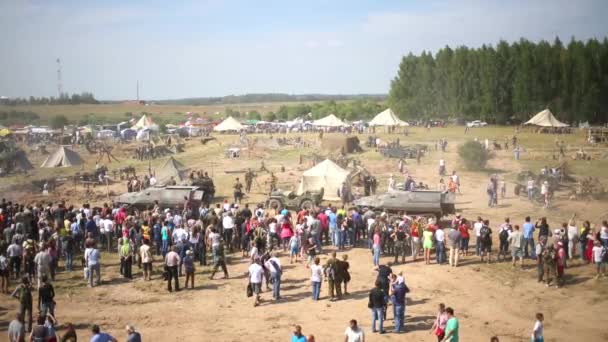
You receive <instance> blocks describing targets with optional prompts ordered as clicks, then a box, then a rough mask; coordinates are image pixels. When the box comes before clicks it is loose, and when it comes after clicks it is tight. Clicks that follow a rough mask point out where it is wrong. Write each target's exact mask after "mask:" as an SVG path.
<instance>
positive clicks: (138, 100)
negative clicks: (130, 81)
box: [137, 80, 139, 102]
mask: <svg viewBox="0 0 608 342" xmlns="http://www.w3.org/2000/svg"><path fill="white" fill-rule="evenodd" d="M137 102H139V80H138V81H137Z"/></svg>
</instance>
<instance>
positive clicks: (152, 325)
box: [0, 107, 608, 342]
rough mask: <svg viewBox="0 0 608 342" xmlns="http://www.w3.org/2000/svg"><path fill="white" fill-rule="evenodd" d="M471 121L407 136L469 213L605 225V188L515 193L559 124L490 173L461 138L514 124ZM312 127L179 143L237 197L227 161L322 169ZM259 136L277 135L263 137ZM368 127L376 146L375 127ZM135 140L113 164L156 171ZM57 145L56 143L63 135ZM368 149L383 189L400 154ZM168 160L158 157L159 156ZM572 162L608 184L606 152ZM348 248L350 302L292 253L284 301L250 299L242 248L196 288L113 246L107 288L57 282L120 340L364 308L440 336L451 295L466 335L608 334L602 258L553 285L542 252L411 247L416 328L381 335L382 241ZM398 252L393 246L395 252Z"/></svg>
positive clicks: (73, 303) (257, 332) (327, 317)
mask: <svg viewBox="0 0 608 342" xmlns="http://www.w3.org/2000/svg"><path fill="white" fill-rule="evenodd" d="M142 108H148V107H142ZM123 110H124V111H133V112H135V111H134V110H128V109H120V110H118V111H117V113H118V114H117V115H122V113H121V112H122V111H123ZM146 111H150V110H148V109H146ZM183 111H187V110H185V109H183ZM39 114H41V113H39ZM107 115H110V114H107ZM463 131H464V129H463V128H462V127H449V128H433V129H431V131H430V132H428V131H426V129H423V128H412V129H410V133H411V134H410V135H409V136H408V137H405V136H403V135H399V136H398V137H399V139H400V141H401V143H402V144H413V143H425V144H429V146H430V151H431V152H430V155H428V156H426V157H424V158H423V159H422V163H421V164H420V165H416V162H415V160H408V161H407V162H408V165H407V168H408V170H409V173H410V174H411V175H412V176H413V177H414V179H415V180H416V181H422V182H424V183H427V184H429V185H431V186H432V187H434V186H436V184H437V183H438V181H439V177H438V176H437V167H438V160H439V159H440V158H441V157H443V158H444V159H445V160H446V162H447V170H448V172H451V171H452V170H457V171H458V173H459V175H460V177H461V183H462V194H461V195H458V196H457V209H458V211H459V212H461V213H462V214H463V215H464V217H466V218H469V219H474V218H476V217H477V216H478V215H480V216H483V217H484V218H487V219H489V220H490V223H491V227H492V228H493V229H494V230H495V231H496V229H495V228H496V227H497V226H498V225H499V224H500V223H501V222H502V220H503V219H504V217H511V219H512V222H513V223H514V224H521V223H522V222H523V219H524V217H525V216H527V215H530V216H532V218H533V219H536V218H538V217H540V216H547V218H548V221H549V224H550V225H551V228H552V229H553V228H557V227H558V226H559V224H561V222H563V221H565V220H567V219H568V218H569V217H570V215H572V213H573V212H576V213H577V214H578V216H579V217H580V219H579V220H582V219H589V220H592V222H593V223H596V224H597V223H599V220H600V219H608V212H606V204H607V202H606V201H605V200H604V201H595V200H592V201H569V200H568V199H567V196H566V190H563V191H560V192H558V193H556V199H555V202H554V204H553V205H552V206H551V207H550V208H548V209H543V208H542V207H541V206H538V205H536V204H533V203H530V202H529V201H527V200H524V199H522V198H519V197H516V196H514V195H513V186H514V184H513V182H512V181H513V179H514V177H515V174H516V173H517V172H519V171H521V170H524V169H528V168H529V169H532V170H533V171H535V172H537V171H538V169H540V167H542V166H544V165H549V166H555V165H557V164H558V161H554V160H552V159H551V153H552V149H553V146H554V144H555V138H556V136H554V135H537V134H533V133H531V132H529V131H522V132H520V133H519V134H518V138H519V140H520V141H521V144H522V145H523V146H524V147H525V148H526V151H527V152H526V153H523V154H522V160H520V161H519V162H517V161H515V160H514V159H513V155H512V152H511V151H495V156H494V158H493V159H491V160H490V162H489V164H488V168H487V170H486V171H469V170H466V169H465V168H464V166H463V165H462V162H461V161H460V160H459V158H458V155H457V152H456V149H457V145H458V144H460V143H462V142H464V141H466V140H467V139H473V138H475V137H476V138H478V139H480V140H483V139H485V138H488V139H490V141H491V140H492V139H494V138H496V139H498V141H499V142H503V141H504V139H505V137H510V136H512V135H513V133H514V129H513V128H511V127H486V128H478V129H472V130H471V131H470V132H469V134H468V135H467V136H464V135H463ZM378 135H380V136H381V137H382V138H384V139H387V140H392V139H394V138H396V137H397V136H396V135H393V136H390V135H387V134H384V133H380V134H378ZM294 136H295V135H294ZM302 136H303V137H304V138H305V139H306V140H307V141H309V142H310V143H311V146H310V147H308V148H303V149H298V150H296V149H294V148H292V147H281V148H279V149H273V150H271V149H267V148H263V144H262V143H260V144H258V147H257V148H255V149H253V150H252V151H247V150H245V151H243V152H242V156H241V158H239V159H227V158H225V157H224V156H223V151H224V149H225V148H227V147H228V146H230V145H232V144H236V143H237V141H238V137H237V136H234V135H218V136H217V137H218V142H214V141H212V142H210V143H208V144H207V145H202V144H201V143H200V142H199V141H198V140H191V141H188V142H187V144H186V151H185V152H184V153H181V154H179V155H177V156H176V159H178V160H179V161H181V162H183V163H184V164H186V165H187V166H188V167H190V168H192V169H203V170H205V171H208V172H209V174H210V175H212V176H213V178H214V181H215V183H216V187H217V189H218V193H217V195H218V197H219V198H220V199H221V198H231V196H232V183H233V181H234V178H235V177H236V176H237V175H235V174H226V173H224V171H225V170H238V169H244V168H247V167H251V168H252V169H259V167H260V162H261V161H262V160H263V161H264V163H265V165H266V167H267V168H269V169H270V170H272V171H274V172H275V174H276V175H277V177H278V179H279V181H278V183H279V184H278V185H279V187H280V188H283V189H295V188H296V187H297V184H298V183H297V182H298V179H299V177H300V175H301V173H302V171H303V170H305V169H307V168H309V167H310V163H308V162H307V163H305V164H303V165H299V163H298V158H299V155H300V154H309V153H312V152H317V153H321V151H320V148H319V145H318V141H317V140H318V138H317V135H316V134H303V135H302ZM252 138H260V139H262V138H265V137H262V136H259V135H258V136H250V139H252ZM359 138H360V140H361V143H362V145H364V142H365V141H366V139H367V135H361V136H360V137H359ZM439 138H446V139H447V140H448V142H449V144H448V148H447V152H445V153H442V152H441V151H435V148H434V143H435V141H437V140H438V139H439ZM558 139H560V140H564V142H565V143H566V144H567V146H568V152H567V153H568V154H573V153H574V152H575V151H576V150H577V149H578V148H579V147H580V146H582V145H584V143H585V137H584V134H583V133H582V132H579V133H576V134H572V135H564V136H558ZM129 148H132V146H128V145H122V146H117V147H116V148H115V152H116V153H115V154H116V156H117V157H118V158H119V159H120V160H121V162H119V163H116V162H113V163H111V164H108V167H109V168H110V170H112V169H115V168H117V167H119V166H125V165H133V166H135V167H136V168H137V170H138V173H139V174H143V173H144V172H145V170H147V168H148V163H147V162H136V161H134V160H132V159H127V153H128V152H127V151H128V150H129ZM48 149H49V150H52V147H48ZM76 150H77V151H79V152H80V153H81V155H82V156H83V158H84V159H86V160H87V163H86V165H85V167H84V169H85V170H92V169H93V167H94V164H95V161H94V157H93V156H89V155H88V153H87V152H86V150H85V149H84V148H79V149H76ZM364 150H365V151H364V152H363V153H360V154H355V155H351V156H353V157H355V158H357V159H358V160H359V161H360V162H361V164H362V165H363V166H364V167H366V168H367V169H368V170H369V171H370V172H371V173H372V174H374V175H375V176H376V177H377V178H378V184H379V189H378V190H379V192H383V191H384V190H385V189H386V186H387V181H386V180H387V179H388V177H389V175H390V174H391V173H393V174H397V173H398V171H397V160H395V159H390V160H389V159H385V158H383V157H382V156H380V154H379V153H377V152H375V151H374V150H372V149H367V148H365V147H364ZM589 151H590V152H592V153H597V154H598V155H599V154H602V153H605V152H606V149H605V148H597V149H589ZM30 158H31V160H32V163H33V164H34V165H36V166H38V165H40V163H41V162H42V157H41V156H39V157H34V156H31V157H30ZM163 160H164V159H163ZM163 160H157V161H155V162H152V164H151V166H152V168H153V169H154V168H155V167H157V166H158V165H159V164H161V163H162V161H163ZM281 166H284V167H285V172H281V171H280V168H281ZM569 167H570V170H571V171H572V172H573V175H574V176H575V177H586V176H597V177H599V179H600V181H602V182H603V184H604V185H606V184H608V174H607V173H606V170H608V164H607V161H606V160H592V161H569ZM78 170H79V169H75V168H72V169H61V170H51V173H49V171H48V169H46V170H43V169H39V168H37V169H36V170H34V171H33V172H32V173H30V174H29V175H28V176H27V177H24V176H11V177H7V178H0V191H2V197H7V198H13V199H20V200H34V199H43V197H42V196H40V195H36V193H39V192H40V189H36V188H33V187H32V182H33V180H37V179H43V178H47V177H50V176H52V177H58V176H66V175H69V174H72V173H74V172H76V171H78ZM490 173H497V174H498V175H499V177H500V178H504V179H506V180H507V197H506V198H504V199H503V198H500V199H499V205H498V207H495V208H487V198H486V195H485V188H486V184H487V181H488V175H489V174H490ZM268 178H269V176H268V174H267V173H259V174H258V177H257V179H256V181H257V183H256V182H254V186H253V193H252V194H250V196H249V197H246V198H245V200H244V202H248V203H258V202H260V201H262V200H264V199H265V195H264V193H265V192H266V191H267V189H268V184H267V182H268ZM110 190H111V191H113V192H114V193H116V194H118V193H120V192H122V191H125V190H126V188H125V186H124V184H122V183H116V184H114V185H112V186H111V187H110ZM94 191H95V194H94V195H84V194H83V189H82V188H81V187H78V189H77V191H76V192H74V190H73V186H72V185H69V184H68V185H65V186H63V187H61V188H59V189H58V192H57V193H56V194H54V196H56V197H53V198H63V199H66V200H67V201H68V202H70V203H75V204H76V205H79V204H80V203H84V202H85V201H90V202H91V203H92V204H101V203H103V202H105V201H108V198H107V197H106V189H105V187H100V188H96V189H94ZM494 235H495V236H494V239H495V245H494V248H497V246H498V243H497V239H498V236H497V235H498V234H497V233H495V234H494ZM472 249H474V247H473V248H472ZM347 253H348V254H349V261H350V265H351V274H352V278H353V280H352V282H351V283H350V284H349V292H350V293H351V294H350V295H349V296H347V297H346V299H345V300H344V301H340V302H329V301H327V300H326V298H327V294H328V293H327V286H326V284H323V288H322V291H321V297H322V298H323V299H322V300H321V301H320V302H313V301H312V300H311V299H310V283H309V281H308V279H309V277H310V274H309V270H307V269H306V268H305V267H304V266H303V265H301V264H297V265H295V264H294V265H289V259H288V256H287V254H286V253H282V254H281V261H282V262H283V264H284V265H286V267H285V274H284V276H283V286H282V289H283V290H282V296H283V297H284V299H283V300H282V301H280V302H278V303H274V302H272V301H270V300H269V298H270V294H269V293H268V292H264V294H263V296H262V298H263V299H264V302H263V303H262V306H260V307H258V308H255V309H254V308H253V306H252V304H253V303H252V301H251V300H250V299H247V298H246V297H245V286H246V276H245V272H246V268H247V263H246V261H245V260H242V259H240V253H235V254H232V255H231V256H230V264H229V265H228V269H229V272H230V276H231V278H230V279H228V280H213V281H210V280H208V275H209V272H210V268H209V267H198V268H197V279H196V284H195V286H196V288H195V289H194V290H187V291H181V292H180V293H174V294H169V293H167V291H166V289H165V286H166V285H165V283H164V282H162V281H161V280H160V279H159V277H160V274H159V273H158V272H157V273H156V274H155V275H154V277H153V278H154V279H153V281H152V282H149V283H147V282H143V281H141V280H140V279H136V280H134V281H132V282H124V281H122V279H121V278H120V275H119V274H118V264H117V262H118V258H117V256H116V255H115V254H113V255H108V254H107V253H102V259H103V264H104V266H103V267H102V279H103V281H104V285H103V286H101V287H96V288H93V289H89V288H87V287H86V285H85V282H84V280H83V279H82V272H81V271H80V270H78V271H75V272H72V273H71V274H68V273H65V272H62V273H60V275H59V276H58V278H59V280H58V281H57V282H56V283H55V284H56V292H57V298H56V301H57V303H58V305H57V313H58V319H59V321H60V323H65V322H68V321H69V322H73V323H74V324H75V325H76V326H77V328H78V333H79V337H81V338H83V339H85V340H86V339H87V338H89V336H90V333H89V332H88V330H87V329H88V327H89V325H90V324H93V323H97V324H100V325H101V326H102V329H103V330H106V331H109V332H110V333H112V334H113V335H114V336H115V337H117V338H118V339H119V340H124V339H125V338H126V337H125V336H126V334H125V332H124V331H123V329H124V326H125V324H134V325H135V326H136V327H137V328H138V330H139V331H140V332H142V334H143V337H144V339H145V340H147V341H148V340H149V341H182V342H184V341H243V340H245V339H247V340H259V341H285V340H287V339H288V338H289V335H290V332H291V325H292V324H301V325H302V326H303V331H304V334H314V335H315V336H316V338H317V341H341V340H342V339H343V338H342V334H343V332H344V329H345V327H346V326H347V324H348V321H349V320H350V319H351V318H356V319H357V320H358V321H359V323H360V325H361V326H362V328H363V329H364V330H365V332H366V334H367V341H403V340H407V341H432V340H435V337H434V336H432V335H429V332H428V330H429V329H430V327H431V324H432V322H433V319H434V316H435V314H436V311H435V310H436V306H437V304H438V303H440V302H444V303H446V304H447V305H448V306H452V307H453V308H454V310H455V312H456V316H457V317H458V318H459V319H460V327H461V332H460V336H461V338H460V340H461V341H467V342H469V341H472V342H477V341H479V342H482V341H488V340H489V338H490V336H492V335H498V336H499V337H500V341H501V342H503V341H529V339H530V337H529V336H530V332H531V329H532V326H533V323H534V314H535V313H536V312H543V313H544V314H545V319H546V324H545V339H546V341H589V342H595V341H606V340H608V328H606V327H605V324H603V320H602V317H604V316H605V307H606V304H607V299H606V295H608V280H607V279H606V278H604V279H599V280H595V279H593V269H592V267H591V266H588V265H582V264H581V263H580V262H579V261H574V262H570V263H569V266H570V267H569V268H568V269H567V270H566V286H565V287H564V288H561V289H554V288H546V287H545V286H544V285H542V284H538V283H537V282H536V279H535V276H536V268H535V266H533V261H531V260H528V261H527V266H526V267H525V269H524V270H519V269H512V268H511V266H510V264H509V263H493V264H491V265H485V264H480V263H479V261H478V259H477V258H475V257H471V256H469V257H467V258H465V259H464V261H463V262H462V264H461V266H460V267H458V268H449V267H448V266H438V265H435V264H433V265H429V266H426V265H424V262H422V261H420V259H419V261H417V262H416V263H412V262H410V260H411V258H408V260H407V263H406V264H405V265H398V266H395V267H394V269H395V270H397V271H398V272H401V271H402V272H403V273H404V276H405V279H406V282H407V284H408V286H409V287H410V288H411V289H412V292H411V293H410V294H409V295H408V306H407V309H406V329H407V333H406V334H405V335H403V336H400V335H395V334H387V335H382V336H381V335H376V334H371V328H370V320H371V315H370V313H369V310H368V309H367V294H368V291H369V289H371V287H372V285H373V281H374V279H375V274H374V272H372V262H371V255H370V252H369V250H367V249H363V248H355V249H352V250H349V251H347ZM340 254H342V253H339V255H340ZM326 258H327V256H323V257H322V263H323V262H324V260H326ZM391 259H392V258H390V257H383V258H382V262H388V261H391ZM60 269H62V268H60ZM155 269H156V270H158V269H160V266H158V264H157V265H155ZM134 274H135V276H136V277H137V278H139V277H140V274H141V273H140V271H139V269H138V268H137V267H134ZM216 277H217V275H216ZM183 281H184V278H180V284H181V283H183ZM2 296H3V297H0V330H5V329H6V324H5V322H7V321H8V320H9V319H12V315H13V312H14V310H15V308H16V304H17V303H16V301H15V300H10V299H9V298H8V297H4V295H2ZM392 316H393V315H392V311H391V310H390V308H389V314H388V318H389V321H387V322H386V324H385V326H386V327H387V328H388V330H390V329H391V328H392V327H393V322H392V320H391V318H392ZM60 332H62V331H61V330H60ZM1 334H4V332H2V333H1ZM245 334H246V335H247V337H246V338H245V337H244V336H245Z"/></svg>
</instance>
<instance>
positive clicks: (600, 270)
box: [592, 241, 606, 279]
mask: <svg viewBox="0 0 608 342" xmlns="http://www.w3.org/2000/svg"><path fill="white" fill-rule="evenodd" d="M604 248H605V247H602V243H601V242H600V241H595V246H593V249H592V252H593V261H594V262H595V265H596V266H597V274H596V275H595V278H596V279H597V278H599V277H601V276H602V275H603V274H604V273H605V272H606V263H605V262H604V260H603V259H602V257H603V255H602V251H603V250H604Z"/></svg>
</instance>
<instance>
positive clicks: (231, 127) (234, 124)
mask: <svg viewBox="0 0 608 342" xmlns="http://www.w3.org/2000/svg"><path fill="white" fill-rule="evenodd" d="M244 128H245V126H243V125H241V123H240V122H238V121H236V120H235V119H234V118H233V117H232V116H229V117H227V118H226V120H224V121H222V122H220V124H219V125H217V126H215V127H213V130H214V131H216V132H226V131H237V132H238V131H240V130H242V129H244Z"/></svg>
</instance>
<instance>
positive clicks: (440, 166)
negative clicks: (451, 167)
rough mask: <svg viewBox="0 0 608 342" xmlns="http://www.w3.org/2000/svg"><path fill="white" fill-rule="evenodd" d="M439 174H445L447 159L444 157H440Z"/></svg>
mask: <svg viewBox="0 0 608 342" xmlns="http://www.w3.org/2000/svg"><path fill="white" fill-rule="evenodd" d="M439 175H440V176H443V175H445V160H444V159H443V158H441V159H439Z"/></svg>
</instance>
